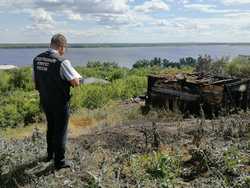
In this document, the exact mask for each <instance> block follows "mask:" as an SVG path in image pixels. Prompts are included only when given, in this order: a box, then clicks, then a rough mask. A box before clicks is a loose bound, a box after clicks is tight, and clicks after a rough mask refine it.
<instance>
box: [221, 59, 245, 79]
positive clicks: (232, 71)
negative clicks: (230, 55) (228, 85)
mask: <svg viewBox="0 0 250 188" xmlns="http://www.w3.org/2000/svg"><path fill="white" fill-rule="evenodd" d="M225 69H226V72H227V74H229V75H231V76H236V77H249V75H250V59H249V58H247V57H244V56H239V57H237V58H234V59H233V60H232V61H231V62H229V63H228V64H226V67H225Z"/></svg>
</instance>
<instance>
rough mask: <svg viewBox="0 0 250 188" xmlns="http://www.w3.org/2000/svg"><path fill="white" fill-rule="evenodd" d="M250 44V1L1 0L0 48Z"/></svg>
mask: <svg viewBox="0 0 250 188" xmlns="http://www.w3.org/2000/svg"><path fill="white" fill-rule="evenodd" d="M55 33H62V34H64V35H66V37H67V38H68V41H69V42H70V43H158V42H162V43H165V42H250V0H0V43H48V42H49V40H50V38H51V36H52V35H53V34H55Z"/></svg>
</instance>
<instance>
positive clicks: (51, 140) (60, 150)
mask: <svg viewBox="0 0 250 188" xmlns="http://www.w3.org/2000/svg"><path fill="white" fill-rule="evenodd" d="M42 106H43V109H44V112H45V115H46V119H47V153H48V157H49V158H52V157H53V155H54V157H55V158H54V159H55V165H60V164H62V163H64V161H65V145H66V141H67V129H68V121H69V103H68V102H67V103H66V104H53V103H52V104H49V103H46V102H43V103H42Z"/></svg>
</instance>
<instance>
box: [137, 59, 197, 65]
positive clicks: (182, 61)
mask: <svg viewBox="0 0 250 188" xmlns="http://www.w3.org/2000/svg"><path fill="white" fill-rule="evenodd" d="M196 63H197V60H196V59H195V58H193V57H186V58H181V59H180V60H179V62H175V61H171V60H168V59H162V58H157V57H155V58H153V59H151V60H146V59H142V60H138V61H136V63H135V64H134V65H133V68H142V67H144V68H148V67H162V68H168V67H172V68H180V67H183V66H195V65H196Z"/></svg>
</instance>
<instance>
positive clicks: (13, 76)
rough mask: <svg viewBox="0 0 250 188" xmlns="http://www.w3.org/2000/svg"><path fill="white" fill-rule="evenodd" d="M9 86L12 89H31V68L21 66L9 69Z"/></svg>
mask: <svg viewBox="0 0 250 188" xmlns="http://www.w3.org/2000/svg"><path fill="white" fill-rule="evenodd" d="M9 84H10V87H11V88H12V89H23V90H26V91H31V90H33V88H34V86H33V81H32V71H31V68H21V69H15V70H11V71H10V81H9Z"/></svg>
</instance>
